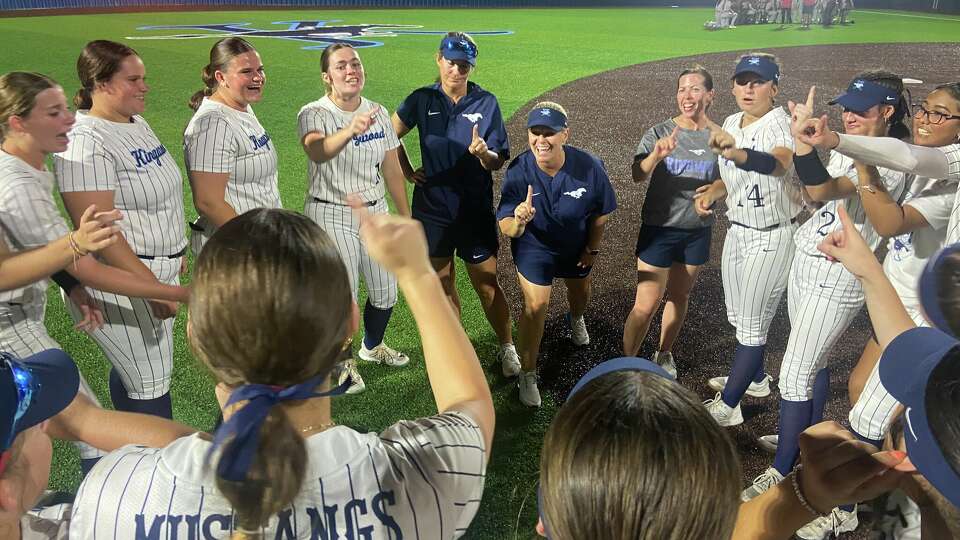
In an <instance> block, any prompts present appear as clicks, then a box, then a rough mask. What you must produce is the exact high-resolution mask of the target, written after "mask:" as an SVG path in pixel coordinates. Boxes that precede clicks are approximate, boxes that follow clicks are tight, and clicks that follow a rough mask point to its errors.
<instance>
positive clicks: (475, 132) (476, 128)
mask: <svg viewBox="0 0 960 540" xmlns="http://www.w3.org/2000/svg"><path fill="white" fill-rule="evenodd" d="M473 138H474V140H476V139H479V138H480V128H479V126H477V125H476V124H474V125H473Z"/></svg>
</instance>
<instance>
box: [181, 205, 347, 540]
mask: <svg viewBox="0 0 960 540" xmlns="http://www.w3.org/2000/svg"><path fill="white" fill-rule="evenodd" d="M264 291H268V292H269V293H268V294H264ZM351 305H352V301H351V296H350V283H349V280H348V278H347V272H346V269H345V268H344V266H343V262H341V260H340V256H339V253H338V252H337V249H336V246H335V245H334V244H333V242H332V241H331V240H330V237H328V236H327V234H326V233H324V232H323V230H322V229H321V228H320V227H319V226H317V225H316V224H315V223H314V222H312V221H311V220H310V219H308V218H306V217H304V216H302V215H300V214H297V213H294V212H290V211H287V210H277V209H257V210H251V211H249V212H246V213H244V214H242V215H240V216H238V217H236V218H234V219H232V220H230V221H229V222H227V223H226V224H225V225H224V226H223V227H221V228H220V229H219V230H217V233H216V234H214V235H213V237H212V238H211V239H210V241H209V242H208V243H207V244H206V245H205V246H204V248H203V252H202V253H201V254H200V256H199V257H198V258H197V266H196V270H195V271H194V278H193V290H192V293H191V300H190V332H188V338H189V341H190V345H191V348H192V349H193V351H194V353H195V354H196V356H197V357H198V358H199V359H200V360H202V361H203V363H204V364H206V366H207V367H208V368H209V369H210V370H211V372H212V373H213V375H214V377H215V378H216V379H217V381H218V382H221V383H223V384H225V385H227V386H230V387H241V386H242V385H246V384H263V385H270V386H280V387H289V386H291V385H294V384H298V383H303V382H305V381H307V380H309V379H311V378H314V377H317V376H324V375H327V374H329V373H330V371H331V370H332V369H333V366H334V365H335V363H336V362H337V361H338V360H339V359H340V358H341V357H342V354H343V347H344V340H345V339H347V338H348V333H349V331H350V324H351V320H352V311H351ZM226 444H230V442H229V441H228V442H227V443H226ZM257 444H258V446H257V447H256V449H255V450H254V454H253V455H254V457H253V459H252V462H251V464H250V467H249V469H248V470H247V476H246V479H245V480H244V481H242V482H241V481H232V480H227V479H225V478H223V477H221V476H220V475H219V473H218V474H217V488H218V489H219V491H220V492H221V493H222V494H223V496H224V497H225V498H226V499H227V500H228V501H229V502H230V504H231V505H232V506H233V508H234V509H235V512H236V520H237V521H236V523H237V529H238V530H240V531H247V532H242V533H241V534H240V535H239V536H235V538H254V537H256V536H255V535H254V533H251V532H250V531H259V530H260V527H261V526H262V525H263V524H265V523H267V522H268V521H269V520H270V518H271V517H273V516H274V515H276V514H277V512H279V511H280V510H282V509H283V508H285V507H287V506H288V505H289V504H290V502H291V501H292V500H293V499H294V497H295V496H296V495H297V493H299V491H300V486H301V482H302V480H303V474H304V470H305V467H306V464H307V455H306V449H305V446H304V441H303V438H302V437H301V434H300V433H299V432H298V431H297V430H296V429H295V428H294V426H293V425H292V424H291V422H290V420H289V418H288V417H287V414H286V412H285V409H284V407H283V406H277V405H273V406H272V407H270V409H269V412H268V413H267V416H266V420H265V421H264V422H263V424H262V425H261V427H260V431H259V442H258V443H257ZM214 456H217V455H216V454H214ZM221 457H222V455H221V456H217V457H215V459H216V460H217V461H219V459H220V458H221ZM211 465H213V464H211ZM252 535H253V536H252Z"/></svg>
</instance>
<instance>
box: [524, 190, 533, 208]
mask: <svg viewBox="0 0 960 540" xmlns="http://www.w3.org/2000/svg"><path fill="white" fill-rule="evenodd" d="M525 202H526V203H527V204H531V205H532V204H533V186H527V200H526V201H525Z"/></svg>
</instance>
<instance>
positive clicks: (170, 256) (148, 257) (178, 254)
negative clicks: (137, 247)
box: [137, 246, 187, 261]
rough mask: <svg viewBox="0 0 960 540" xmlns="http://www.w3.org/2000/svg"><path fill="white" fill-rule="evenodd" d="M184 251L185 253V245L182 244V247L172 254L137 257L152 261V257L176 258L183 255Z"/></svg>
mask: <svg viewBox="0 0 960 540" xmlns="http://www.w3.org/2000/svg"><path fill="white" fill-rule="evenodd" d="M186 253H187V246H183V249H181V250H180V251H178V252H176V253H174V254H173V255H137V257H139V258H141V259H144V260H147V261H152V260H154V259H176V258H179V257H183V256H184V255H185V254H186Z"/></svg>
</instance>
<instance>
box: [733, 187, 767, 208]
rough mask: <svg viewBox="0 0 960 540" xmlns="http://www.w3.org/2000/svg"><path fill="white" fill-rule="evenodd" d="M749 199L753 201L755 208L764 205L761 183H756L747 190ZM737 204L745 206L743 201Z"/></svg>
mask: <svg viewBox="0 0 960 540" xmlns="http://www.w3.org/2000/svg"><path fill="white" fill-rule="evenodd" d="M747 200H748V201H753V207H754V208H760V207H761V206H763V196H762V195H760V185H759V184H754V185H753V187H752V188H750V189H749V190H747ZM737 206H740V207H743V201H740V202H738V203H737Z"/></svg>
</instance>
